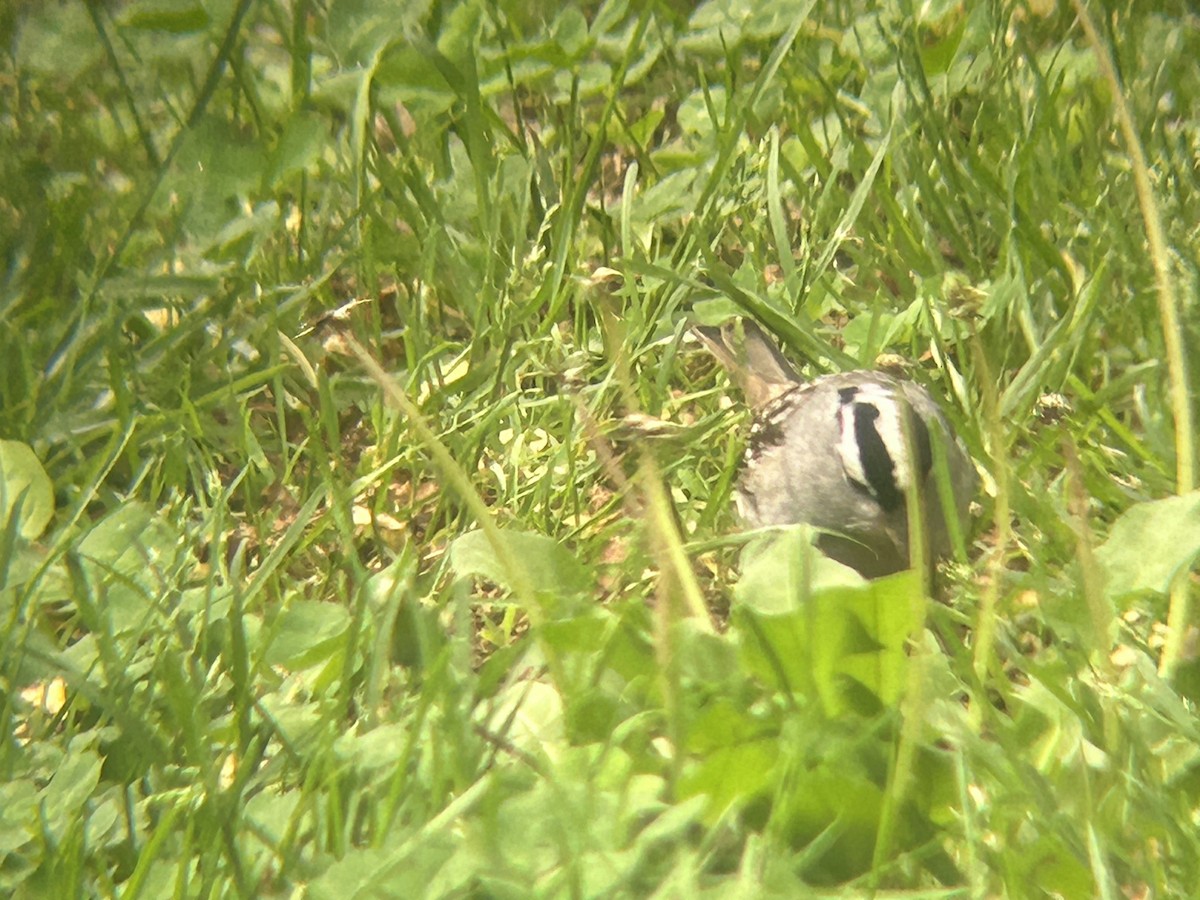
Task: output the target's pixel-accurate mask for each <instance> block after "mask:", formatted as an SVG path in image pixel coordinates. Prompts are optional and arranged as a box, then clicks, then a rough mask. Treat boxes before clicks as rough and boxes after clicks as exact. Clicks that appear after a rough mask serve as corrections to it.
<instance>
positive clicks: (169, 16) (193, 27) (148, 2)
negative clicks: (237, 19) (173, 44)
mask: <svg viewBox="0 0 1200 900" xmlns="http://www.w3.org/2000/svg"><path fill="white" fill-rule="evenodd" d="M121 19H122V22H123V23H124V24H125V25H126V26H127V27H129V28H141V29H145V30H148V31H169V32H171V33H173V34H183V33H186V32H191V31H200V30H202V29H204V28H207V27H208V23H209V21H210V20H209V17H208V12H207V11H206V10H205V9H204V7H203V6H202V5H201V4H199V3H179V2H176V0H140V2H136V3H133V4H131V5H130V6H129V7H127V8H126V9H124V10H123V11H122V13H121Z"/></svg>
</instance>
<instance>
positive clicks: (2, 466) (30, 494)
mask: <svg viewBox="0 0 1200 900" xmlns="http://www.w3.org/2000/svg"><path fill="white" fill-rule="evenodd" d="M0 514H2V515H3V516H4V521H5V522H6V523H7V522H8V521H9V520H10V519H11V518H12V516H13V515H14V514H17V515H19V516H20V525H19V527H18V532H19V534H20V535H21V537H23V538H25V539H26V540H30V541H32V540H35V539H37V538H38V537H39V536H40V535H41V533H42V532H43V531H45V530H46V526H47V525H48V524H49V523H50V518H51V517H52V516H53V515H54V485H53V484H51V482H50V476H49V475H47V474H46V470H45V469H44V468H42V464H41V462H40V461H39V460H38V458H37V456H36V455H34V452H33V450H32V449H30V447H29V445H28V444H23V443H21V442H20V441H0Z"/></svg>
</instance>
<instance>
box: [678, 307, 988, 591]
mask: <svg viewBox="0 0 1200 900" xmlns="http://www.w3.org/2000/svg"><path fill="white" fill-rule="evenodd" d="M695 333H696V334H697V336H698V337H699V338H700V339H701V341H702V342H703V343H704V344H705V345H706V346H707V347H708V349H709V350H710V351H711V352H712V354H713V355H714V356H716V358H717V359H718V360H719V361H720V362H721V363H722V364H723V365H724V366H725V367H726V368H727V369H728V370H729V372H730V374H731V375H732V377H733V378H734V380H735V381H736V382H737V383H738V385H739V386H740V387H741V389H742V390H743V392H744V393H745V395H746V399H747V401H748V402H749V404H750V406H751V407H752V408H753V409H754V410H755V418H754V424H753V425H752V426H751V429H750V438H749V445H748V447H747V448H746V455H745V460H744V463H743V467H742V472H741V475H740V477H739V480H738V484H737V508H738V512H739V515H740V518H741V519H742V521H743V522H744V523H745V524H746V525H747V526H749V527H751V528H759V527H763V526H767V525H787V524H793V523H798V522H807V523H808V524H810V525H812V526H814V527H815V528H817V529H819V530H820V532H821V534H820V536H819V537H818V539H817V545H818V546H819V547H820V548H821V550H822V551H823V552H824V553H825V554H826V555H828V556H830V557H831V558H833V559H835V560H837V561H838V562H840V563H843V564H845V565H847V566H850V567H851V568H853V569H856V570H858V572H860V573H861V574H862V575H863V576H865V577H867V578H876V577H879V576H881V575H887V574H890V573H892V572H898V571H900V570H901V569H905V568H908V566H909V544H908V512H907V497H908V492H909V490H910V486H911V485H914V484H915V489H916V492H917V495H918V496H919V498H920V501H921V502H920V506H921V508H922V511H923V519H924V523H925V535H926V544H927V546H928V548H929V551H930V558H931V559H935V558H937V557H941V556H944V555H946V554H947V553H948V552H949V551H950V549H951V548H950V537H949V532H948V530H947V527H946V520H945V516H944V514H943V507H942V503H941V499H940V497H939V492H938V487H937V482H938V479H937V477H936V474H935V473H934V471H933V468H934V466H933V461H934V452H935V448H934V443H933V442H934V441H935V440H937V441H938V442H939V444H940V446H941V448H942V450H941V455H943V456H944V458H945V461H946V467H947V471H948V472H949V475H950V478H949V482H950V489H951V494H952V506H953V509H954V511H955V513H956V514H957V516H958V521H959V522H960V523H962V525H963V527H964V530H965V527H966V522H967V508H968V506H969V504H970V502H971V498H972V496H973V495H974V493H975V490H976V485H977V475H976V473H975V467H974V465H973V464H972V462H971V459H970V457H969V456H968V454H967V450H966V448H965V447H964V446H963V444H962V441H961V440H959V439H957V438H955V437H954V436H953V435H952V433H951V431H950V426H949V423H948V422H947V421H946V418H945V416H944V415H943V414H942V412H941V410H940V409H939V408H938V406H937V403H935V402H934V399H933V398H932V397H931V396H930V395H929V392H928V391H927V390H925V388H923V387H921V386H920V385H918V384H916V383H914V382H912V381H907V380H904V379H900V378H894V377H892V376H890V375H886V374H884V373H882V372H870V371H853V372H845V373H843V374H840V375H827V376H824V377H822V378H817V379H815V380H814V381H809V382H803V381H802V380H801V379H800V377H799V375H797V374H796V371H795V370H794V369H793V368H792V367H791V365H790V364H789V363H788V362H787V360H786V359H784V357H783V355H782V354H781V353H780V352H779V350H778V348H777V347H776V346H775V344H774V342H772V341H771V339H770V338H768V337H767V336H766V334H764V333H763V331H762V330H761V329H760V328H759V327H758V326H757V325H755V324H754V323H753V322H752V321H750V320H740V321H738V320H735V321H733V322H729V323H726V324H725V325H724V326H722V327H721V328H709V327H704V326H697V327H696V328H695Z"/></svg>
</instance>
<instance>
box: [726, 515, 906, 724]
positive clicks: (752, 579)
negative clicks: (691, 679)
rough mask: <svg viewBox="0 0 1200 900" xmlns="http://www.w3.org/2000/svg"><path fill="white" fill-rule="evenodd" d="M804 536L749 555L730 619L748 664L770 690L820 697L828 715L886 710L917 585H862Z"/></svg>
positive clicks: (781, 538) (895, 581)
mask: <svg viewBox="0 0 1200 900" xmlns="http://www.w3.org/2000/svg"><path fill="white" fill-rule="evenodd" d="M804 538H805V532H804V530H803V529H789V530H786V531H783V532H781V533H780V534H778V535H776V536H774V539H773V540H769V541H768V542H767V543H765V544H763V545H751V546H750V547H748V548H747V554H746V557H747V559H748V560H749V561H748V562H747V563H746V565H745V566H744V571H743V576H742V581H741V582H740V583H739V584H738V586H737V589H736V590H735V592H734V598H735V606H734V609H733V615H732V617H731V621H732V624H733V626H734V628H735V631H736V633H737V634H738V635H739V637H740V641H741V646H742V650H743V655H744V659H745V661H746V664H747V666H748V667H749V668H750V669H751V670H752V671H753V672H754V673H755V674H756V675H757V676H758V677H760V678H762V679H763V680H765V681H766V682H767V683H768V684H771V685H773V686H775V687H776V688H779V689H783V690H786V691H788V692H791V693H796V694H800V695H802V696H809V697H812V696H816V697H819V698H820V700H821V703H822V704H823V706H824V707H825V709H826V711H827V712H829V713H830V714H836V713H838V712H843V711H845V710H846V709H847V708H857V709H859V710H860V711H861V712H869V711H871V709H872V707H874V706H875V704H876V703H882V704H883V705H885V706H891V705H892V704H894V703H895V702H896V701H897V700H898V699H899V698H900V696H901V694H902V692H903V690H904V683H905V678H904V673H905V670H906V667H907V662H908V657H907V654H906V652H905V646H906V644H907V642H908V640H909V639H910V638H911V637H912V635H913V634H914V633H915V631H916V629H917V628H918V627H919V626H920V623H921V617H922V605H921V604H922V603H923V602H924V600H923V598H922V597H921V596H920V594H919V591H920V584H919V579H918V578H917V577H916V575H915V574H914V573H912V572H901V573H898V574H896V575H893V576H890V577H888V578H879V579H876V580H874V581H869V582H868V581H864V580H863V579H862V578H860V577H859V576H858V575H857V574H855V573H853V572H850V570H848V569H845V567H843V566H840V565H838V564H836V563H833V562H832V561H830V560H828V559H826V558H825V557H823V556H822V555H821V554H820V553H818V552H817V551H816V550H815V549H814V548H813V547H812V546H811V544H809V543H808V542H807V540H805V539H804ZM864 689H865V691H866V692H867V694H868V695H869V696H863V691H864ZM872 698H873V699H872Z"/></svg>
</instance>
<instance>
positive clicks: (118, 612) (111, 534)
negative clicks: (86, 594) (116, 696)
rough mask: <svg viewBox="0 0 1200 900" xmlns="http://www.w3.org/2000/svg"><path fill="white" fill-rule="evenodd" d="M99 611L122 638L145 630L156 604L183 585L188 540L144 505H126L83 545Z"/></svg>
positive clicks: (111, 515)
mask: <svg viewBox="0 0 1200 900" xmlns="http://www.w3.org/2000/svg"><path fill="white" fill-rule="evenodd" d="M77 552H78V553H79V556H80V557H81V558H82V559H83V561H84V570H85V572H87V574H88V575H89V577H90V582H91V590H92V591H93V592H94V594H95V597H94V599H95V600H96V602H97V610H98V611H99V612H100V613H101V614H102V615H104V616H105V617H106V618H107V619H108V621H109V622H110V623H111V628H112V630H113V633H115V634H120V633H122V632H127V631H130V630H132V629H134V628H139V627H142V626H144V625H145V623H146V621H147V614H148V612H149V611H150V609H151V608H152V607H153V605H154V603H155V602H156V601H157V600H158V599H159V598H160V597H162V596H164V595H165V594H166V593H168V592H169V591H170V590H172V589H173V588H174V587H175V586H176V585H177V583H178V576H179V571H178V570H179V568H180V566H181V565H182V566H185V567H186V564H187V558H188V556H189V555H190V551H189V549H188V546H187V544H186V543H185V542H184V537H183V535H182V534H180V532H179V531H178V530H177V529H176V528H175V527H174V526H173V525H171V524H170V523H169V522H167V521H166V520H165V519H163V518H162V517H161V516H160V515H158V514H157V513H156V512H155V511H154V510H152V509H151V508H150V507H148V506H146V505H144V504H141V503H134V502H130V503H125V504H123V505H122V506H120V507H118V508H117V509H116V510H115V511H114V512H112V513H110V514H109V515H108V516H106V517H105V518H104V519H102V520H101V521H100V522H99V523H97V524H96V526H95V527H94V528H92V530H91V531H89V532H88V533H87V534H86V535H85V536H84V538H83V540H82V541H80V542H79V546H78V551H77Z"/></svg>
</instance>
